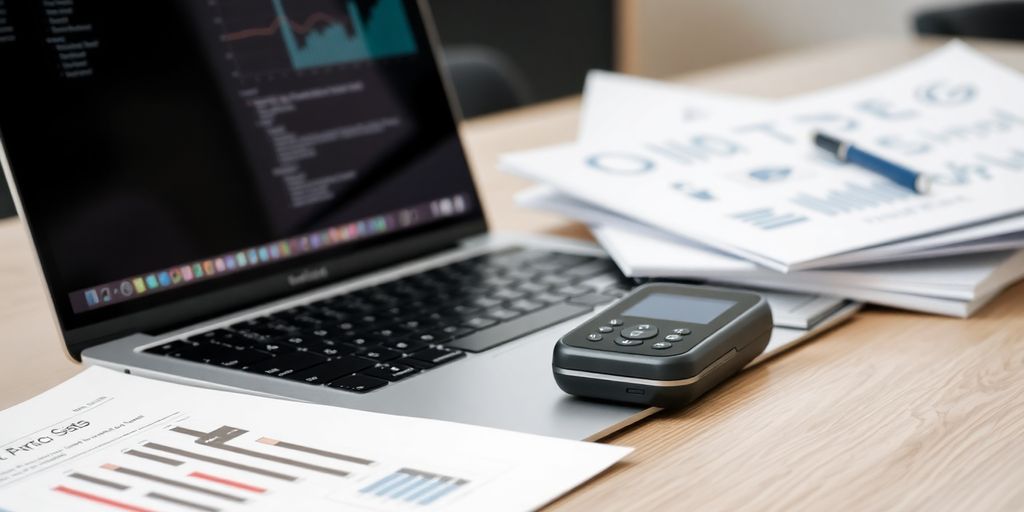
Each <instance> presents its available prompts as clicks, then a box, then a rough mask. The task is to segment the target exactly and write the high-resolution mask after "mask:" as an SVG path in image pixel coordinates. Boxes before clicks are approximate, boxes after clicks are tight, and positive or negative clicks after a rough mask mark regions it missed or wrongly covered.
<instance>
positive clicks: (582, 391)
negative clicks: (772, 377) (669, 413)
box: [552, 283, 773, 407]
mask: <svg viewBox="0 0 1024 512" xmlns="http://www.w3.org/2000/svg"><path fill="white" fill-rule="evenodd" d="M772 325H773V324H772V314H771V309H770V308H769V306H768V302H767V301H766V300H765V299H764V298H763V297H761V296H760V295H757V294H755V293H750V292H740V291H735V290H728V289H722V288H712V287H705V286H690V285H682V284H670V283H654V284H648V285H644V286H641V287H639V288H636V289H635V290H634V291H633V292H632V293H631V294H630V295H628V296H626V297H624V298H622V299H621V300H619V301H618V302H616V303H615V304H612V305H611V306H609V307H608V308H607V309H605V310H604V311H602V312H601V313H599V314H598V315H596V316H595V317H593V318H592V319H591V320H589V321H588V322H586V323H584V324H583V325H580V326H579V327H577V328H576V329H573V330H572V331H570V332H569V333H568V334H566V335H565V336H563V337H562V338H561V339H559V340H558V343H556V344H555V349H554V356H553V360H552V369H553V371H554V377H555V382H557V383H558V386H559V387H560V388H562V390H563V391H565V392H566V393H569V394H572V395H576V396H580V397H585V398H595V399H602V400H612V401H617V402H627V403H634V404H643V405H651V406H656V407H678V406H681V405H685V404H687V403H690V402H692V401H693V400H695V399H697V398H698V397H700V396H701V395H702V394H704V393H705V392H707V391H708V390H710V389H712V388H714V387H715V386H716V385H718V383H720V382H722V381H723V380H725V379H727V378H728V377H730V376H732V375H733V374H735V373H736V372H738V371H740V370H741V369H742V368H743V367H744V366H746V365H747V363H749V362H750V361H752V360H753V359H754V358H755V357H757V356H758V355H759V354H761V352H763V351H764V349H765V347H766V346H767V345H768V341H769V339H770V338H771V333H772Z"/></svg>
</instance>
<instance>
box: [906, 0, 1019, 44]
mask: <svg viewBox="0 0 1024 512" xmlns="http://www.w3.org/2000/svg"><path fill="white" fill-rule="evenodd" d="M914 28H915V29H916V30H917V33H918V34H922V35H942V36H957V37H982V38H988V39H1014V40H1024V2H994V3H984V4H977V5H970V6H965V7H953V8H944V9H934V10H928V11H924V12H921V13H918V14H917V16H915V17H914Z"/></svg>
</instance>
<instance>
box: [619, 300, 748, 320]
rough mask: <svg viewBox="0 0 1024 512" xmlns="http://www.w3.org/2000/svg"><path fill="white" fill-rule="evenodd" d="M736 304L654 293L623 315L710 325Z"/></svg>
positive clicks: (729, 301) (727, 301) (728, 301)
mask: <svg viewBox="0 0 1024 512" xmlns="http://www.w3.org/2000/svg"><path fill="white" fill-rule="evenodd" d="M735 305H736V302H734V301H731V300H722V299H709V298H707V297H691V296H685V295H673V294H668V293H652V294H651V295H649V296H647V297H646V298H644V299H642V300H641V301H640V302H637V303H636V304H633V306H632V307H630V308H629V309H627V310H626V311H624V312H623V313H622V314H623V315H626V316H635V317H641V318H655V319H658V320H669V321H676V322H691V323H695V324H709V323H711V322H714V321H715V319H717V318H718V317H719V316H721V315H722V313H725V312H726V311H728V310H729V308H731V307H733V306H735Z"/></svg>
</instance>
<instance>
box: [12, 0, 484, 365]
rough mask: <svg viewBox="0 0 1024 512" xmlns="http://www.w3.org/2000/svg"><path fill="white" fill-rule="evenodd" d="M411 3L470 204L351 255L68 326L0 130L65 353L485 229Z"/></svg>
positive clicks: (281, 293) (425, 17)
mask: <svg viewBox="0 0 1024 512" xmlns="http://www.w3.org/2000/svg"><path fill="white" fill-rule="evenodd" d="M415 4H416V8H417V10H418V13H417V14H419V19H420V20H421V23H422V25H423V27H422V28H423V29H424V32H425V34H426V37H427V42H428V46H429V50H430V53H431V56H432V58H433V60H434V65H435V68H436V70H437V73H438V77H439V79H440V80H441V83H442V87H443V89H444V91H445V101H446V102H447V104H448V106H449V109H450V111H451V113H452V119H453V125H452V126H453V130H452V131H453V133H452V136H453V138H454V140H455V141H456V142H457V143H458V145H459V149H460V152H461V153H462V159H463V162H464V163H465V166H466V168H467V169H470V173H469V174H470V176H469V178H470V181H471V183H472V184H473V190H472V192H474V195H475V197H474V200H475V206H474V208H472V209H471V210H470V212H468V213H467V214H465V215H463V216H462V217H459V218H455V219H450V220H448V221H444V222H437V223H433V224H429V225H426V226H423V227H422V228H419V229H414V230H412V232H409V233H406V232H400V233H396V234H395V235H394V238H393V239H391V240H388V241H384V242H378V243H377V244H375V245H372V246H368V247H364V248H361V249H359V250H358V252H356V253H354V254H344V255H342V254H339V253H338V252H335V251H330V252H328V253H326V254H323V255H310V256H309V257H307V258H303V259H302V260H300V261H299V262H295V263H293V264H291V265H288V266H283V267H282V269H281V270H280V271H277V272H274V273H271V274H266V275H260V276H254V277H252V278H249V279H248V280H247V281H246V282H240V283H236V284H233V285H228V286H222V287H220V288H217V289H215V290H210V291H205V292H202V293H197V294H193V295H191V296H188V295H187V294H182V297H181V298H179V299H177V300H175V301H174V302H170V303H167V304H161V305H155V306H153V307H149V308H146V309H143V310H141V311H135V312H131V313H126V314H123V315H120V316H117V317H114V318H110V319H106V320H100V321H96V322H93V323H88V324H84V325H80V326H76V327H71V328H69V327H68V325H69V324H73V323H75V322H73V321H72V318H71V317H72V316H74V313H71V312H70V308H59V307H57V305H56V301H58V300H64V299H66V297H65V295H66V292H67V291H66V290H57V289H56V288H55V287H54V285H53V283H54V280H53V279H51V278H50V277H51V276H52V275H53V272H52V270H51V269H49V268H48V267H47V265H46V264H45V263H44V261H45V260H46V258H42V257H40V255H39V254H38V252H37V251H38V250H39V244H37V243H36V242H35V238H36V233H37V231H36V227H35V226H34V224H33V222H32V219H31V216H30V215H28V214H27V213H26V212H25V209H24V207H23V205H22V202H21V198H20V196H19V193H18V182H17V179H16V178H15V176H14V173H13V171H12V170H11V168H10V163H9V161H8V158H7V152H6V149H5V148H6V146H5V139H4V136H3V133H0V168H2V170H3V173H4V176H5V177H6V179H7V182H8V184H9V185H10V187H9V188H10V189H11V195H12V198H13V199H14V203H15V207H16V209H17V211H18V215H19V217H20V218H21V221H22V222H23V223H24V225H25V227H26V230H27V232H28V237H29V242H30V243H31V244H32V247H33V252H34V256H35V261H36V265H37V269H38V270H39V272H40V275H41V277H42V278H43V283H44V284H45V286H46V289H47V293H48V296H47V299H48V301H49V306H50V310H51V312H52V313H53V315H54V318H55V320H56V321H57V326H58V329H59V331H60V333H61V336H62V338H63V342H64V347H65V350H66V351H67V353H68V355H69V356H71V357H72V358H74V359H76V360H81V353H82V351H83V350H85V349H87V348H89V347H91V346H95V345H98V344H101V343H105V342H107V341H110V340H113V339H117V338H121V337H125V336H128V335H131V334H136V333H147V334H155V333H160V332H166V331H169V330H174V329H176V328H180V327H183V326H187V325H190V324H194V323H199V322H202V321H204V320H208V319H211V318H215V317H218V316H222V315H225V314H229V313H230V312H232V311H238V310H242V309H245V308H248V307H253V306H257V305H259V304H261V303H267V302H270V301H273V300H277V299H281V298H285V297H288V296H291V295H295V294H299V293H302V292H305V291H309V290H311V289H314V288H319V287H323V286H325V285H330V284H332V283H336V282H338V281H341V280H344V279H345V278H350V277H352V276H355V275H357V274H361V273H365V272H369V271H372V270H377V269H381V268H385V267H387V266H391V265H394V264H396V263H400V262H402V261H406V260H410V259H413V258H415V257H418V256H423V255H425V254H430V253H434V252H437V251H440V250H443V249H445V248H450V247H453V246H455V245H456V244H457V243H458V242H459V241H460V240H464V239H466V238H469V237H472V236H475V235H479V234H481V233H485V232H487V229H488V228H487V221H486V218H485V216H484V211H483V207H482V204H481V203H480V200H479V193H478V190H479V187H478V185H477V183H476V178H475V176H474V174H473V172H472V170H471V167H470V165H469V160H468V159H467V158H466V153H465V148H464V146H463V144H462V140H461V135H460V133H459V129H458V125H459V121H460V120H461V113H460V111H459V108H458V102H457V99H456V97H455V94H454V88H453V87H452V84H451V81H450V78H449V76H448V74H447V72H446V71H445V68H444V65H443V63H444V61H443V56H442V53H441V52H440V51H439V48H440V43H439V39H438V36H437V32H436V29H435V26H434V22H433V18H432V16H431V12H430V9H429V8H428V7H427V5H426V2H425V0H417V1H416V2H415ZM389 238H390V237H389ZM321 267H322V268H325V269H326V270H327V276H328V277H327V279H325V280H320V281H316V282H312V283H307V284H303V285H292V284H291V283H289V278H288V276H290V275H295V274H296V273H301V272H303V271H304V270H309V269H316V270H319V269H320V268H321ZM240 277H241V276H240ZM75 320H77V319H75Z"/></svg>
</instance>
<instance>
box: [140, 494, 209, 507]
mask: <svg viewBox="0 0 1024 512" xmlns="http://www.w3.org/2000/svg"><path fill="white" fill-rule="evenodd" d="M146 497H147V498H153V499H154V500H159V501H166V502H167V503H173V504H175V505H178V506H182V507H187V508H191V509H195V510H202V511H203V512H218V511H219V510H220V509H219V508H216V507H211V506H208V505H200V504H199V503H193V502H191V501H187V500H183V499H181V498H175V497H173V496H168V495H166V494H160V493H158V492H151V493H149V494H146Z"/></svg>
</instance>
